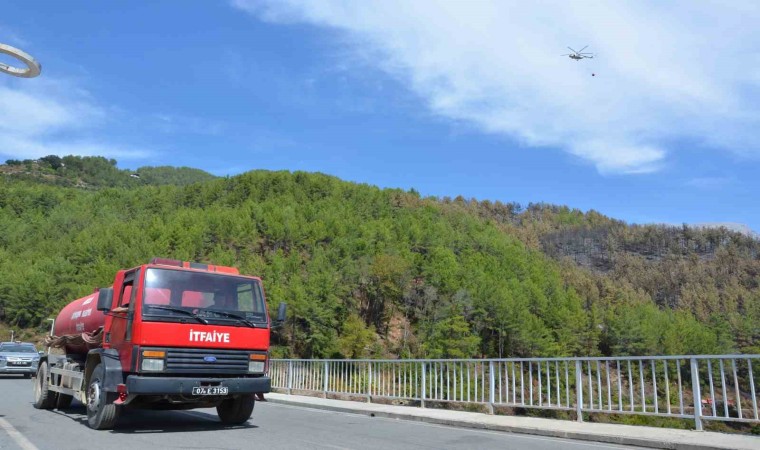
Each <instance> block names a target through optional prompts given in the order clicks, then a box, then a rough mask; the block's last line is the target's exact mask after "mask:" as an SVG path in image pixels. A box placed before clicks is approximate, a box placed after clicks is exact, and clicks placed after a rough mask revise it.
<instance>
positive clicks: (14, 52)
mask: <svg viewBox="0 0 760 450" xmlns="http://www.w3.org/2000/svg"><path fill="white" fill-rule="evenodd" d="M0 53H3V54H6V55H9V56H12V57H14V58H16V59H18V60H19V61H21V62H23V63H24V64H25V65H26V67H25V68H19V67H13V66H9V65H8V64H4V63H1V62H0V72H3V73H7V74H8V75H13V76H14V77H21V78H34V77H36V76H37V75H39V74H40V72H41V71H42V66H41V65H40V63H38V62H37V60H35V59H34V58H33V57H32V55H30V54H29V53H26V52H24V51H22V50H19V49H17V48H16V47H11V46H10V45H6V44H0Z"/></svg>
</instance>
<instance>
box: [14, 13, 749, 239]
mask: <svg viewBox="0 0 760 450" xmlns="http://www.w3.org/2000/svg"><path fill="white" fill-rule="evenodd" d="M394 1H395V0H387V1H384V2H372V1H364V2H341V1H312V2H302V1H299V0H287V1H284V0H283V1H278V2H269V1H248V0H236V1H234V2H202V1H159V2H126V1H122V2H108V3H106V2H76V1H72V2H54V1H50V2H42V1H40V2H28V1H13V0H12V1H9V2H4V4H3V6H2V14H1V15H0V43H5V44H9V45H13V46H16V47H19V48H21V49H23V50H24V51H26V52H28V53H30V54H32V55H33V56H34V57H35V58H37V59H38V60H39V61H40V62H41V63H42V66H43V71H42V75H41V76H40V77H38V78H35V79H17V78H11V77H9V76H5V75H3V76H0V158H2V159H3V160H4V159H8V158H28V157H37V156H43V155H47V154H82V155H104V156H108V157H113V158H116V159H117V160H118V161H119V165H120V166H121V167H130V168H135V167H138V166H141V165H167V164H168V165H186V166H191V167H198V168H201V169H204V170H207V171H209V172H212V173H214V174H217V175H224V174H237V173H241V172H244V171H247V170H252V169H272V170H279V169H285V170H306V171H319V172H324V173H328V174H332V175H336V176H338V177H340V178H343V179H346V180H351V181H357V182H363V183H370V184H376V185H379V186H383V187H401V188H405V189H408V188H415V189H417V190H418V191H419V192H420V193H422V194H423V195H435V196H446V195H448V196H452V197H453V196H456V195H463V196H465V197H474V198H478V199H490V200H500V201H503V202H509V201H517V202H520V203H523V204H527V203H528V202H541V201H544V202H550V203H557V204H566V205H569V206H571V207H575V208H580V209H583V210H588V209H595V210H597V211H600V212H602V213H604V214H607V215H609V216H612V217H615V218H619V219H623V220H626V221H629V222H637V223H649V222H656V223H673V224H680V223H684V222H685V223H698V222H739V223H745V224H748V225H749V226H750V227H752V228H753V229H754V230H756V231H758V230H760V207H758V205H757V199H758V193H760V177H758V169H760V32H759V31H756V26H755V24H756V23H760V5H758V4H757V3H756V2H729V4H728V5H726V4H723V3H717V2H716V3H713V2H700V3H698V4H693V2H683V3H682V2H668V3H667V4H663V3H661V2H652V3H650V2H606V3H600V4H597V5H591V3H590V2H576V3H572V2H550V1H548V2H541V4H540V5H538V6H536V5H532V4H525V3H526V2H515V3H511V4H510V3H508V2H505V1H486V0H482V1H479V2H437V3H436V2H429V1H423V0H420V1H417V2H413V3H409V2H400V3H399V4H398V5H394V4H393V3H394ZM586 44H589V51H592V52H594V53H596V54H597V56H596V58H595V59H593V60H585V61H581V62H576V61H573V60H570V59H568V58H566V57H561V56H559V55H560V54H562V53H565V52H566V49H565V46H567V45H569V46H572V47H574V48H579V47H582V46H583V45H586ZM0 62H10V60H9V59H7V58H2V57H0ZM592 73H594V74H595V76H593V77H592V76H591V74H592Z"/></svg>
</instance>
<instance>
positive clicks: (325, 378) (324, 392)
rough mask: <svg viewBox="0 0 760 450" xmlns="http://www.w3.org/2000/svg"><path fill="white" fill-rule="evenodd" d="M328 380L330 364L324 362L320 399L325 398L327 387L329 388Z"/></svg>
mask: <svg viewBox="0 0 760 450" xmlns="http://www.w3.org/2000/svg"><path fill="white" fill-rule="evenodd" d="M329 379H330V362H329V361H327V360H325V376H324V382H323V383H322V398H327V387H328V386H329Z"/></svg>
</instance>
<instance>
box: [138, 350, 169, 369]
mask: <svg viewBox="0 0 760 450" xmlns="http://www.w3.org/2000/svg"><path fill="white" fill-rule="evenodd" d="M164 356H166V352H164V351H158V350H143V352H142V364H141V365H140V368H141V369H142V370H143V371H144V372H161V371H162V370H164Z"/></svg>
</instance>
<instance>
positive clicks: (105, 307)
mask: <svg viewBox="0 0 760 450" xmlns="http://www.w3.org/2000/svg"><path fill="white" fill-rule="evenodd" d="M112 304H113V288H101V289H100V291H98V311H110V310H111V305H112Z"/></svg>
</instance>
